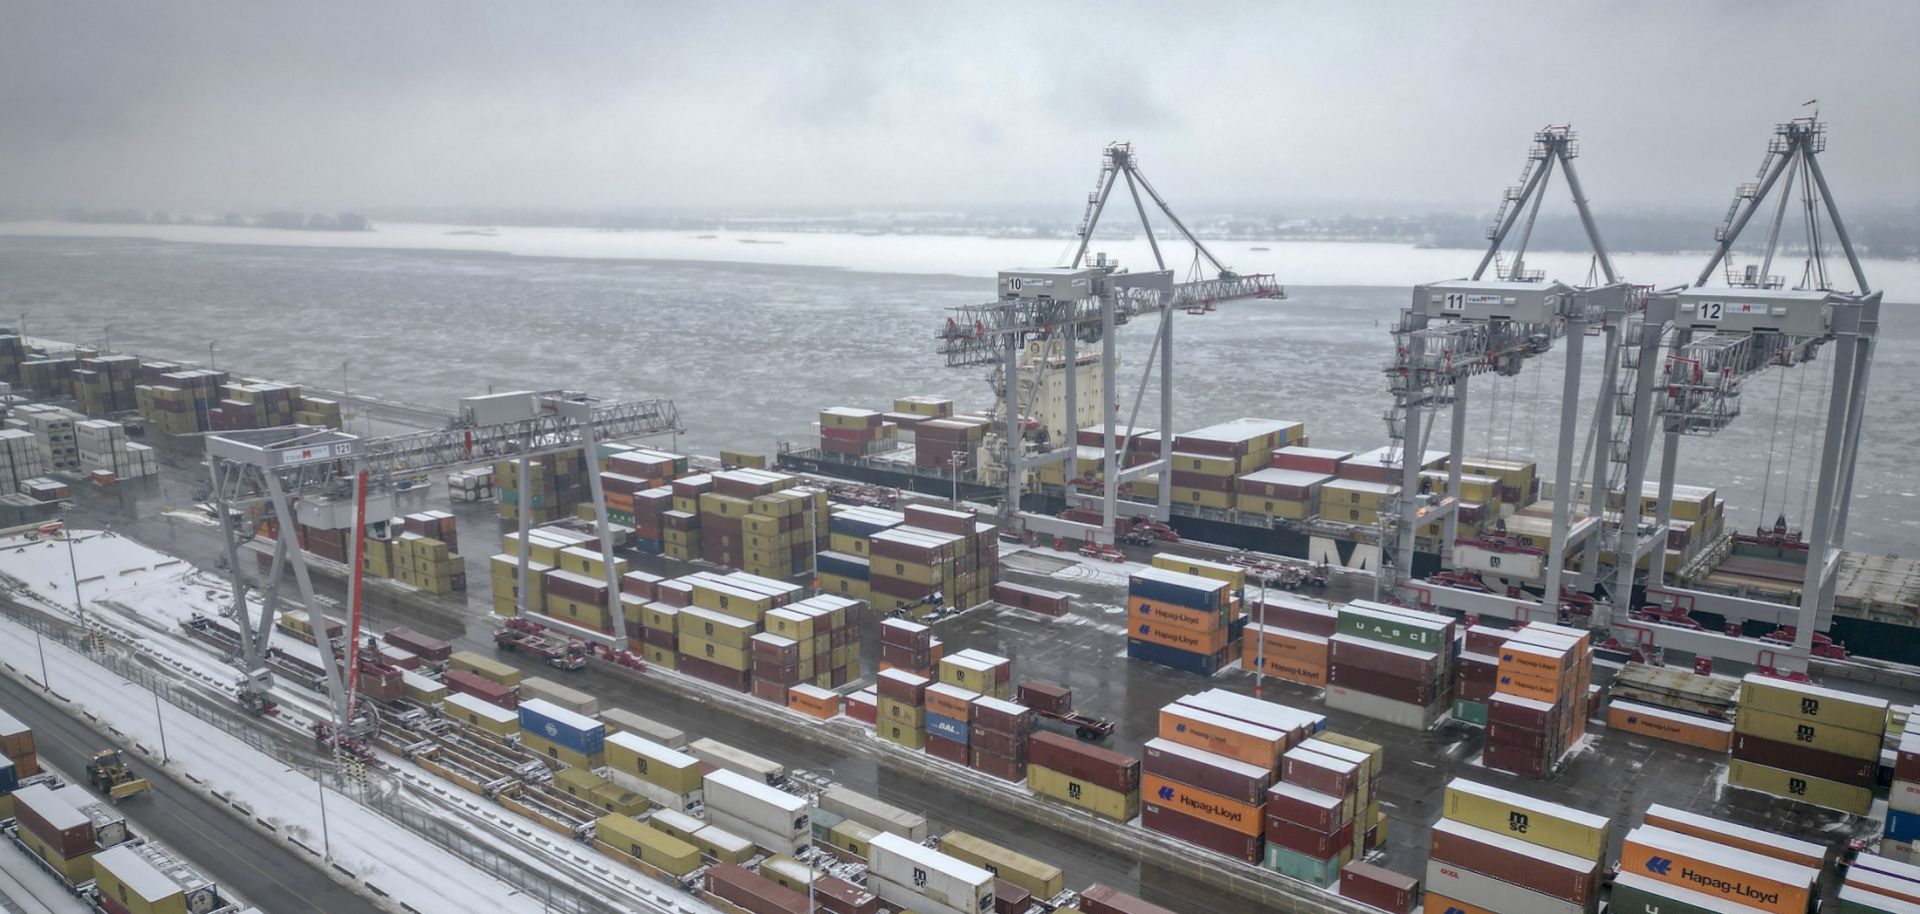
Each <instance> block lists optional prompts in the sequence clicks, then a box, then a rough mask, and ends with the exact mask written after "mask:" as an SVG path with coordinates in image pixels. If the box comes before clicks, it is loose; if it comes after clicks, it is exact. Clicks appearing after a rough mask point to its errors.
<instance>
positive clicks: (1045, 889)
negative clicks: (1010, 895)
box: [940, 831, 1066, 898]
mask: <svg viewBox="0 0 1920 914" xmlns="http://www.w3.org/2000/svg"><path fill="white" fill-rule="evenodd" d="M940 852H941V853H943V854H946V855H947V856H949V857H954V858H956V859H959V860H962V861H965V862H967V863H970V864H972V865H974V866H977V867H979V868H981V869H983V870H986V871H987V872H989V873H992V874H994V875H995V876H997V877H999V878H1001V879H1004V880H1006V881H1008V882H1011V883H1013V884H1014V885H1016V886H1019V887H1020V888H1021V889H1023V890H1025V891H1026V892H1028V893H1030V894H1032V895H1033V897H1035V898H1052V897H1053V896H1055V895H1058V894H1060V892H1061V891H1062V890H1063V889H1065V888H1066V876H1065V874H1064V873H1062V872H1061V871H1060V868H1059V867H1057V866H1054V865H1053V864H1051V863H1046V862H1043V861H1040V860H1035V859H1034V858H1032V857H1029V856H1027V855H1025V854H1022V853H1019V852H1017V851H1013V850H1009V849H1008V848H1004V847H1001V846H1000V845H998V844H994V843H992V842H990V841H987V840H985V839H982V838H977V837H974V836H973V835H969V834H967V833H966V832H961V831H950V832H947V833H946V834H944V835H941V836H940Z"/></svg>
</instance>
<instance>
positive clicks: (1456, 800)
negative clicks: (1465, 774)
mask: <svg viewBox="0 0 1920 914" xmlns="http://www.w3.org/2000/svg"><path fill="white" fill-rule="evenodd" d="M1443 814H1444V815H1445V816H1446V818H1449V819H1452V820H1454V821H1457V822H1463V823H1465V824H1467V825H1472V826H1475V827H1477V828H1483V829H1486V830H1487V831H1491V832H1494V833H1496V834H1504V835H1509V836H1511V837H1515V838H1518V839H1520V840H1522V841H1525V842H1527V843H1529V844H1537V845H1539V846H1541V847H1545V848H1550V849H1552V850H1557V851H1560V852H1562V853H1566V854H1571V855H1573V856H1575V857H1578V858H1580V859H1582V860H1599V859H1600V856H1601V854H1603V853H1604V852H1605V851H1606V847H1607V828H1608V824H1609V823H1608V821H1607V819H1606V818H1604V817H1602V816H1596V815H1594V814H1592V813H1588V812H1582V811H1580V810H1577V809H1573V808H1571V807H1567V806H1562V805H1560V804H1557V803H1549V802H1547V801H1545V800H1536V799H1534V798H1532V797H1528V796H1523V795H1521V794H1517V793H1513V792H1511V791H1507V790H1501V789H1500V788H1497V787H1489V786H1487V785H1485V784H1476V783H1474V782H1472V781H1469V780H1466V779H1464V778H1454V779H1453V780H1452V781H1450V782H1448V784H1447V790H1446V795H1445V808H1444V813H1443Z"/></svg>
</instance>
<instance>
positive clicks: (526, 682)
mask: <svg viewBox="0 0 1920 914" xmlns="http://www.w3.org/2000/svg"><path fill="white" fill-rule="evenodd" d="M520 694H522V695H524V696H526V697H528V698H538V699H540V700H542V701H549V702H552V703H554V704H556V705H559V706H560V707H562V708H566V709H567V710H569V711H572V712H573V713H575V714H580V715H584V716H586V717H592V716H594V715H596V714H598V713H600V699H598V698H595V697H593V696H592V695H588V694H587V693H585V692H582V691H580V690H578V689H570V688H567V687H566V686H563V685H561V684H560V683H557V682H554V681H553V680H551V679H547V678H544V677H541V676H528V677H526V678H525V679H522V680H520Z"/></svg>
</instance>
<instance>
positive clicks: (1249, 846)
mask: <svg viewBox="0 0 1920 914" xmlns="http://www.w3.org/2000/svg"><path fill="white" fill-rule="evenodd" d="M1272 781H1273V770H1272V769H1271V768H1268V767H1263V766H1261V765H1256V764H1249V763H1247V762H1242V761H1237V760H1235V759H1232V758H1229V757H1227V756H1224V755H1216V754H1214V753H1211V752H1207V751H1205V750H1202V749H1196V748H1193V747H1192V746H1187V745H1182V744H1180V743H1177V742H1174V741H1173V740H1169V739H1166V738H1160V739H1152V740H1148V741H1147V744H1146V745H1145V746H1144V747H1143V748H1142V751H1141V771H1140V790H1141V793H1142V796H1143V802H1142V806H1141V818H1140V824H1141V825H1143V826H1145V827H1147V828H1149V829H1152V830H1154V831H1158V832H1163V833H1166V834H1169V835H1172V836H1174V837H1176V838H1179V839H1180V840H1182V841H1186V842H1189V843H1192V844H1197V845H1199V846H1201V847H1204V848H1207V849H1208V850H1211V851H1213V852H1215V853H1220V854H1225V855H1227V856H1229V857H1234V858H1237V859H1240V860H1245V861H1247V862H1249V863H1258V862H1260V859H1261V851H1262V846H1263V838H1262V835H1263V829H1264V823H1263V822H1262V816H1261V812H1262V805H1263V804H1264V802H1265V797H1266V792H1267V787H1268V786H1269V785H1271V783H1272Z"/></svg>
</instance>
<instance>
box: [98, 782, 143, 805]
mask: <svg viewBox="0 0 1920 914" xmlns="http://www.w3.org/2000/svg"><path fill="white" fill-rule="evenodd" d="M152 789H153V784H152V782H150V781H148V780H147V779H146V778H134V779H133V780H131V781H121V782H120V783H118V784H115V785H113V788H112V789H110V790H108V791H107V798H108V799H110V800H114V801H115V802H118V801H120V800H124V799H126V798H128V797H135V796H139V795H140V794H143V793H146V792H147V791H149V790H152Z"/></svg>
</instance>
